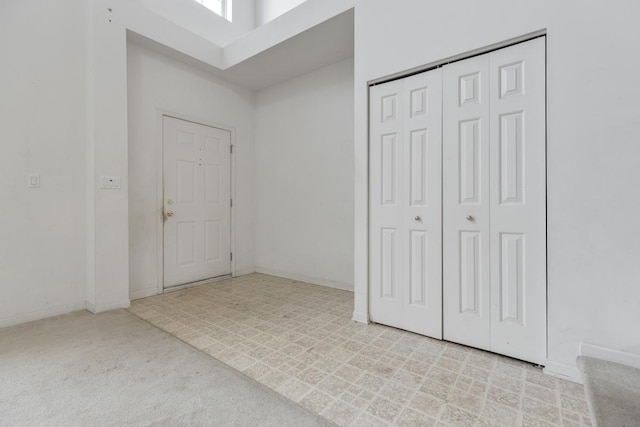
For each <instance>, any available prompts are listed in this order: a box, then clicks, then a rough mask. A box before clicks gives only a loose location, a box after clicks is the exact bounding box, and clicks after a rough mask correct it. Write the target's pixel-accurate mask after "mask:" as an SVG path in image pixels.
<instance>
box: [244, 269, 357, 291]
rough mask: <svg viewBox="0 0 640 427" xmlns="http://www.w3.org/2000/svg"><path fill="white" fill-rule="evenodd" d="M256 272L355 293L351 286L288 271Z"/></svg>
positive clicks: (266, 270)
mask: <svg viewBox="0 0 640 427" xmlns="http://www.w3.org/2000/svg"><path fill="white" fill-rule="evenodd" d="M255 272H256V273H261V274H268V275H269V276H277V277H284V278H285V279H290V280H297V281H300V282H306V283H311V284H313V285H320V286H326V287H328V288H334V289H340V290H343V291H350V292H353V286H352V285H351V284H349V283H343V282H338V281H335V280H329V279H323V278H320V277H312V276H305V275H304V274H296V273H290V272H287V271H280V270H272V269H270V268H264V267H256V271H255Z"/></svg>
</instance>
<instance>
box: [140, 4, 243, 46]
mask: <svg viewBox="0 0 640 427" xmlns="http://www.w3.org/2000/svg"><path fill="white" fill-rule="evenodd" d="M136 1H138V2H139V3H140V4H141V5H142V6H143V7H144V8H146V9H148V10H150V11H152V12H154V13H156V14H157V15H159V16H161V17H162V18H164V19H166V20H168V21H170V22H173V23H175V24H176V25H178V26H180V27H183V28H185V29H187V30H189V31H190V32H192V33H194V34H197V35H198V36H200V37H202V38H204V39H206V40H209V41H210V42H213V43H215V44H216V45H218V46H222V47H224V46H226V45H228V44H229V43H231V42H233V41H234V40H237V39H238V38H240V37H242V36H244V35H245V34H247V33H248V32H250V31H251V30H253V29H254V28H255V3H254V1H253V0H232V2H233V5H232V11H233V20H232V21H231V22H230V21H227V20H226V19H225V18H222V17H221V16H219V15H217V14H216V13H215V12H213V11H210V10H209V9H207V8H205V7H203V6H202V5H201V4H198V3H196V2H195V1H193V0H136Z"/></svg>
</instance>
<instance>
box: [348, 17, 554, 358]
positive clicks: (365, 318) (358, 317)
mask: <svg viewBox="0 0 640 427" xmlns="http://www.w3.org/2000/svg"><path fill="white" fill-rule="evenodd" d="M540 37H545V82H547V81H548V72H549V63H548V39H547V37H548V34H547V30H546V29H542V30H539V31H534V32H531V33H528V34H524V35H521V36H518V37H514V38H512V39H509V40H504V41H502V42H498V43H494V44H492V45H488V46H485V47H482V48H478V49H475V50H472V51H468V52H465V53H462V54H458V55H454V56H451V57H448V58H445V59H441V60H439V61H434V62H431V63H429V64H426V65H422V66H420V67H415V68H412V69H408V70H404V71H400V72H397V73H394V74H390V75H387V76H385V77H380V78H377V79H374V80H370V81H368V82H367V100H366V106H367V133H366V138H367V139H366V141H367V144H366V149H367V152H366V163H365V164H366V175H367V180H366V184H365V185H366V206H365V211H364V212H365V215H366V230H367V231H366V241H365V247H366V263H365V264H362V265H361V266H360V268H361V269H362V270H361V271H362V272H363V274H364V282H365V283H366V286H365V287H364V290H365V292H364V295H362V296H361V297H359V296H358V294H357V286H356V295H354V298H355V299H358V298H362V299H361V301H363V302H365V312H364V313H357V312H355V311H354V313H353V320H354V321H356V322H360V323H370V322H371V286H372V285H371V276H370V267H371V241H370V238H369V237H370V235H371V234H370V233H371V210H370V203H371V189H370V182H371V178H372V177H371V168H370V161H371V159H370V151H371V149H370V143H371V122H370V112H371V88H372V87H373V86H376V85H379V84H383V83H387V82H391V81H394V80H400V79H404V78H407V77H410V76H412V75H415V74H420V73H423V72H427V71H429V70H432V69H435V68H440V67H443V66H445V65H446V64H449V63H452V62H457V61H462V60H465V59H469V58H472V57H474V56H479V55H484V54H488V53H490V52H493V51H496V50H500V49H503V48H507V47H510V46H514V45H517V44H519V43H524V42H527V41H530V40H533V39H537V38H540ZM546 89H547V88H546V86H545V111H544V117H545V132H544V135H545V140H544V152H545V156H544V159H545V163H544V170H545V174H544V175H545V184H544V189H545V242H546V244H545V254H544V255H545V257H546V259H547V262H546V271H545V274H544V275H545V286H546V288H547V289H546V295H547V300H546V305H545V311H546V313H545V316H546V325H545V329H546V347H545V353H546V355H547V357H548V355H549V351H548V350H549V262H548V261H549V244H548V238H549V227H548V207H549V205H548V194H549V177H548V164H549V159H548V155H549V151H548V133H547V132H548V126H549V116H548V111H549V108H548V102H547V100H548V93H547V92H546ZM356 157H357V155H356ZM441 173H442V171H441ZM357 225H358V218H356V227H357ZM356 249H357V248H356ZM355 262H356V265H355V269H356V275H357V271H358V268H359V266H358V259H357V254H356V261H355ZM442 286H444V282H443V284H442ZM443 316H444V310H443ZM443 320H444V319H443ZM442 329H443V341H446V340H444V321H443V323H442Z"/></svg>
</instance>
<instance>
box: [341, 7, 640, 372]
mask: <svg viewBox="0 0 640 427" xmlns="http://www.w3.org/2000/svg"><path fill="white" fill-rule="evenodd" d="M639 13H640V6H639V4H638V3H637V2H636V1H631V0H616V1H612V2H607V3H606V5H605V4H604V3H603V2H597V1H588V2H584V1H577V0H573V1H565V2H557V1H554V0H542V1H536V2H518V4H517V6H516V5H514V3H513V2H512V1H510V0H488V1H483V2H476V1H472V0H455V1H450V2H436V3H434V2H424V1H422V0H407V1H404V2H403V4H402V7H398V5H397V3H395V2H389V1H386V0H359V1H358V3H357V6H356V23H355V24H356V25H355V28H356V34H355V46H356V53H355V58H356V59H355V87H356V93H355V124H356V129H355V138H356V140H355V149H356V161H355V166H356V170H355V181H356V187H355V188H356V206H355V213H356V217H355V218H356V229H355V245H356V252H355V262H356V266H355V287H356V306H355V312H354V317H355V318H359V319H361V320H362V319H364V318H365V317H366V313H367V291H366V286H367V186H366V183H367V86H366V84H367V82H368V81H370V80H372V79H377V78H380V77H382V76H385V75H389V74H393V73H396V72H399V71H402V70H406V69H410V68H413V67H418V66H421V65H424V64H429V63H431V62H434V61H438V60H440V59H443V58H447V57H450V56H453V55H457V54H461V53H464V52H469V51H472V50H474V49H477V48H481V47H483V46H488V45H491V44H493V43H498V42H501V41H504V40H508V39H511V38H514V37H517V36H520V35H523V34H526V33H529V32H532V31H537V30H541V29H546V30H547V34H548V37H547V56H548V68H547V70H548V71H547V72H548V79H547V85H548V110H547V114H548V123H547V127H548V140H547V144H548V150H547V158H548V163H547V168H548V172H547V176H548V300H549V302H548V312H549V322H548V335H549V338H548V358H549V361H548V364H547V370H548V371H549V372H552V373H557V374H565V375H569V376H574V377H575V376H576V375H577V369H576V368H575V358H576V355H577V351H578V344H579V343H580V342H581V341H585V342H589V343H593V344H599V345H602V346H605V347H611V348H615V349H619V350H623V351H627V352H631V353H636V354H640V328H639V327H638V325H640V286H639V284H640V268H639V267H638V265H639V262H638V261H639V260H640V244H638V235H639V234H640V222H638V212H639V211H640V202H639V199H638V197H636V195H637V194H638V188H640V144H638V137H637V135H638V128H639V127H640V115H639V114H638V99H640V85H638V84H637V71H638V69H640V56H638V55H636V54H635V52H638V51H640V27H639V26H638V25H637V23H636V18H637V16H638V14H639Z"/></svg>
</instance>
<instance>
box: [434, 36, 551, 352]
mask: <svg viewBox="0 0 640 427" xmlns="http://www.w3.org/2000/svg"><path fill="white" fill-rule="evenodd" d="M443 70H444V71H443V73H444V75H443V131H444V137H443V153H444V159H443V165H444V166H443V170H444V174H443V184H444V189H443V191H444V197H443V209H444V221H443V239H444V245H443V257H444V266H443V281H444V282H443V286H444V301H443V307H444V316H443V317H444V338H445V339H446V340H450V341H455V342H459V343H462V344H467V345H471V346H474V347H479V348H484V349H488V350H491V351H494V352H496V353H501V354H505V355H508V356H512V357H515V358H518V359H522V360H528V361H531V362H535V363H540V364H543V363H544V361H545V358H546V196H545V186H546V180H545V157H546V154H545V41H544V38H539V39H535V40H532V41H529V42H525V43H520V44H517V45H514V46H511V47H508V48H505V49H500V50H497V51H495V52H491V53H490V54H486V55H482V56H478V57H475V58H470V59H467V60H464V61H460V62H457V63H454V64H450V65H447V66H445V67H444V68H443Z"/></svg>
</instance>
